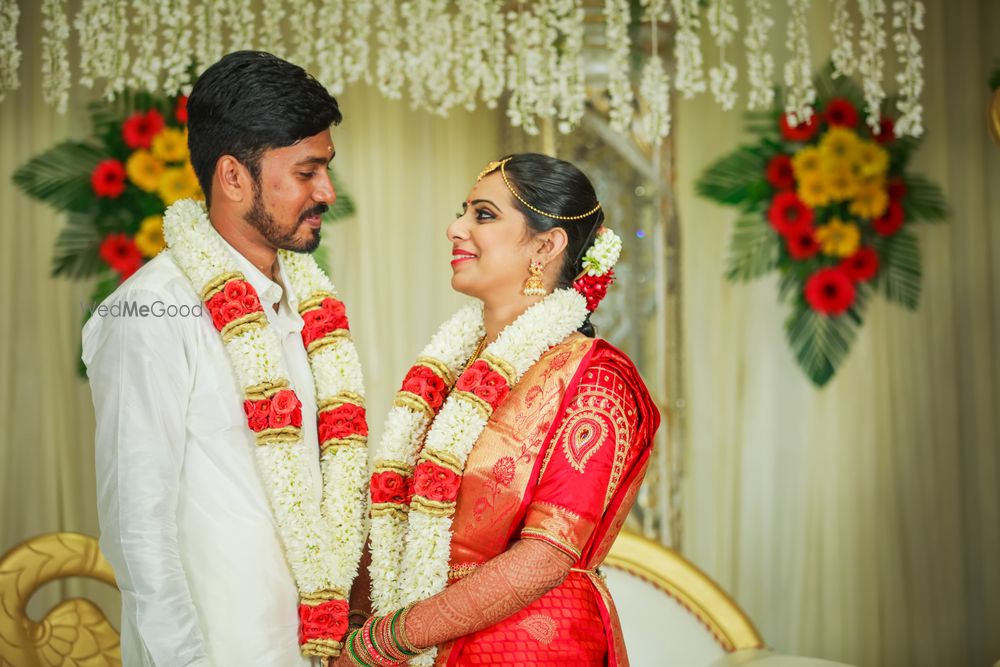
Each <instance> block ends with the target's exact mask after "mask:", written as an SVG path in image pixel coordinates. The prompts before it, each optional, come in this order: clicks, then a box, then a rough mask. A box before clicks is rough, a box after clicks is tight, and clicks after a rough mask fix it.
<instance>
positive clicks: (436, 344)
mask: <svg viewBox="0 0 1000 667" xmlns="http://www.w3.org/2000/svg"><path fill="white" fill-rule="evenodd" d="M621 246H622V242H621V239H620V238H619V237H618V236H617V235H616V234H615V233H614V232H612V231H611V230H609V229H607V228H602V229H601V230H600V232H599V233H598V236H597V238H596V240H595V242H594V245H593V246H591V248H590V249H589V250H588V252H587V253H586V254H585V255H584V259H583V267H584V268H583V272H582V273H581V275H580V277H579V278H578V279H577V281H576V282H575V283H574V288H573V289H560V290H556V291H555V292H553V293H552V294H549V295H548V296H547V297H545V299H543V300H542V301H540V302H539V303H536V304H535V305H533V306H532V307H531V308H529V309H528V310H526V311H525V312H524V313H522V314H521V316H520V317H518V318H517V319H516V320H515V321H514V322H513V323H512V324H510V325H509V326H508V327H507V328H505V329H504V330H503V331H502V332H501V333H500V336H499V337H498V338H497V339H496V341H494V342H493V343H492V344H490V345H489V346H488V347H487V348H486V349H485V351H483V353H482V355H481V356H480V357H479V358H478V359H474V360H473V362H472V363H471V364H470V365H469V366H468V367H467V368H464V370H463V365H464V364H466V363H467V361H468V360H469V359H470V358H472V357H473V356H474V354H475V352H476V348H477V343H480V342H481V341H482V340H483V336H484V335H485V329H484V327H483V313H482V306H481V305H479V304H470V305H468V306H465V307H464V308H462V309H461V310H459V311H458V312H457V313H456V314H455V315H453V316H452V317H451V319H449V320H448V321H447V322H445V323H444V324H443V325H442V326H441V328H440V329H439V330H438V332H437V333H436V334H434V337H433V338H431V341H430V343H429V344H428V345H427V347H425V348H424V350H423V351H422V352H421V353H420V356H419V357H417V361H416V363H415V364H414V365H413V366H412V367H411V368H410V370H409V371H408V372H407V373H406V376H405V377H404V379H403V384H402V387H401V388H400V390H399V392H398V393H397V394H396V398H395V400H394V401H393V407H392V409H391V410H390V411H389V415H388V417H387V418H386V422H385V431H384V434H383V436H382V440H381V441H380V442H379V445H378V447H377V448H376V450H375V469H374V472H373V473H372V476H371V483H370V493H371V503H372V504H371V508H372V525H371V533H370V536H369V539H370V547H371V555H372V562H371V567H370V572H371V579H372V602H373V603H374V607H375V610H376V612H377V613H378V614H387V613H389V612H391V611H392V610H394V609H396V608H398V607H401V606H403V605H405V604H409V603H411V602H415V601H417V600H422V599H424V598H427V597H430V596H432V595H434V594H435V593H438V592H440V591H441V590H443V589H444V587H445V585H446V584H447V579H448V562H449V560H450V557H451V523H452V516H453V514H454V512H455V504H456V501H457V499H458V489H459V487H460V485H461V482H462V475H463V472H464V470H465V463H466V460H467V458H468V455H469V452H471V451H472V448H473V446H474V445H475V443H476V441H477V440H478V439H479V436H480V435H481V434H482V432H483V430H484V429H485V428H486V424H487V422H488V421H489V419H490V416H491V415H492V414H493V412H494V411H495V410H496V409H497V408H498V407H499V406H500V405H501V404H502V403H503V401H504V399H506V397H507V396H508V394H509V393H510V391H511V390H512V389H513V388H514V387H515V386H516V385H517V382H518V381H519V380H520V379H521V377H522V376H523V375H524V373H525V372H526V371H527V370H528V369H529V368H531V366H532V365H533V364H534V363H535V362H536V361H538V359H539V358H540V357H541V356H542V355H543V354H544V353H545V352H546V351H547V350H548V349H549V348H550V347H552V346H553V345H556V344H557V343H559V342H561V341H563V340H564V339H565V338H566V337H567V336H569V335H570V334H571V333H573V332H574V331H576V330H577V329H579V328H580V326H581V325H582V324H583V322H584V320H585V319H586V317H587V314H588V312H590V311H592V310H594V309H595V308H596V307H597V304H598V303H599V302H600V299H601V298H602V297H603V296H604V293H605V292H606V291H607V286H608V284H610V282H611V280H612V279H613V277H614V271H613V268H612V267H613V266H614V264H615V262H617V260H618V257H619V254H620V252H621ZM434 655H435V652H434V651H433V650H432V651H428V652H426V653H424V654H422V655H420V656H418V657H417V658H414V659H413V660H412V661H411V662H412V664H419V665H429V664H432V663H433V658H434Z"/></svg>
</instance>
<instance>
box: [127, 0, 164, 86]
mask: <svg viewBox="0 0 1000 667" xmlns="http://www.w3.org/2000/svg"><path fill="white" fill-rule="evenodd" d="M132 13H133V17H132V24H133V25H134V26H135V31H134V32H133V33H132V50H133V52H134V53H135V62H134V63H133V64H132V73H131V76H130V77H129V80H128V85H129V86H130V87H132V88H138V89H140V90H156V89H157V88H158V87H159V85H160V82H159V79H160V70H161V69H162V64H163V61H162V60H161V58H160V40H159V34H160V31H159V19H160V15H159V11H158V8H157V6H156V5H155V4H153V3H151V2H147V1H146V0H132Z"/></svg>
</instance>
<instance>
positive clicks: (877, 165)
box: [856, 141, 889, 178]
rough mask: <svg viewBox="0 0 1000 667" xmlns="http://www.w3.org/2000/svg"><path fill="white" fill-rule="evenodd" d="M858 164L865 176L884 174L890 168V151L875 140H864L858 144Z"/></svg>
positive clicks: (860, 171) (859, 171) (859, 170)
mask: <svg viewBox="0 0 1000 667" xmlns="http://www.w3.org/2000/svg"><path fill="white" fill-rule="evenodd" d="M856 164H857V168H858V173H860V174H861V176H862V177H864V178H871V177H873V176H884V175H885V172H886V171H887V170H888V169H889V153H888V152H887V151H886V150H885V149H884V148H882V147H881V146H879V145H878V144H876V143H875V142H874V141H862V142H860V143H859V144H858V151H857V163H856Z"/></svg>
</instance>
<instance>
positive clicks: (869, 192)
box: [848, 179, 889, 220]
mask: <svg viewBox="0 0 1000 667" xmlns="http://www.w3.org/2000/svg"><path fill="white" fill-rule="evenodd" d="M888 207H889V193H888V191H887V190H886V187H885V181H883V180H881V179H870V180H867V181H862V183H861V185H860V186H859V187H858V193H857V194H856V195H854V200H853V201H851V205H850V207H848V210H849V211H850V212H851V213H853V214H854V215H856V216H858V217H861V218H868V219H869V220H874V219H875V218H879V217H882V215H883V214H884V213H885V210H886V209H887V208H888Z"/></svg>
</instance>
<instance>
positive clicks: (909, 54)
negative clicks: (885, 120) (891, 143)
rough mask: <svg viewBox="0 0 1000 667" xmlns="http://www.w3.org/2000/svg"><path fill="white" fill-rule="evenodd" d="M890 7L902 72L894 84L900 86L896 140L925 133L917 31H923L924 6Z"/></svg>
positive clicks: (911, 1)
mask: <svg viewBox="0 0 1000 667" xmlns="http://www.w3.org/2000/svg"><path fill="white" fill-rule="evenodd" d="M892 8H893V17H892V26H893V28H894V29H895V32H894V33H893V36H892V39H893V42H894V43H895V45H896V55H897V56H898V58H899V64H900V70H901V71H900V72H899V73H897V74H896V83H898V84H899V100H898V101H897V102H896V108H897V109H898V110H899V112H900V116H899V118H898V119H896V124H895V128H894V129H895V134H896V136H897V137H903V136H906V135H909V136H911V137H919V136H920V135H922V134H923V133H924V126H923V121H922V119H923V115H924V107H923V105H922V104H921V103H920V93H921V92H922V91H923V88H924V77H923V69H924V58H923V55H922V54H921V52H920V40H918V39H917V34H916V32H917V31H918V30H923V29H924V12H925V8H924V3H923V2H921V1H920V0H897V1H896V2H893V3H892Z"/></svg>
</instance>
